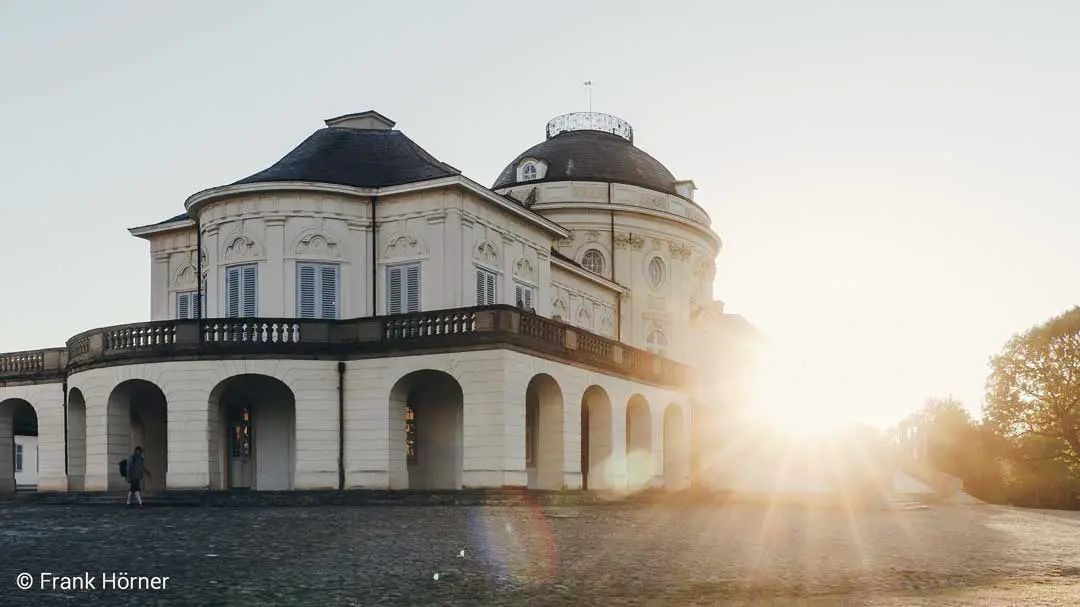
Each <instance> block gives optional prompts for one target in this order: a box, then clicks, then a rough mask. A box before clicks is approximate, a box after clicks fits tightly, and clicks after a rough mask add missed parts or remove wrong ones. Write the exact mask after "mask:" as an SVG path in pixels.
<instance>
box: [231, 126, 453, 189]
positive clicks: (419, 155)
mask: <svg viewBox="0 0 1080 607" xmlns="http://www.w3.org/2000/svg"><path fill="white" fill-rule="evenodd" d="M458 174H460V172H459V171H458V170H457V169H455V168H454V167H452V166H450V165H447V164H444V163H442V162H439V161H438V160H436V159H435V157H434V156H432V155H431V154H429V153H427V151H425V150H424V148H422V147H420V146H418V145H416V143H414V142H413V140H412V139H409V138H408V137H406V136H405V134H404V133H402V132H401V131H394V130H386V129H355V128H347V127H328V128H325V129H319V130H318V131H315V132H314V133H313V134H312V135H311V136H310V137H308V138H307V139H305V140H304V142H303V143H301V144H300V145H298V146H296V149H294V150H293V151H291V152H289V153H288V154H286V155H285V157H284V158H282V159H281V160H279V161H277V162H275V163H274V165H273V166H271V167H270V168H268V169H266V170H264V171H259V172H258V173H255V174H254V175H252V176H250V177H247V178H244V179H241V180H240V181H237V182H236V184H242V183H265V182H273V181H308V182H315V183H333V184H338V185H349V186H353V187H358V188H380V187H385V186H391V185H400V184H405V183H414V182H417V181H427V180H429V179H439V178H441V177H450V176H452V175H458ZM234 185H235V184H234Z"/></svg>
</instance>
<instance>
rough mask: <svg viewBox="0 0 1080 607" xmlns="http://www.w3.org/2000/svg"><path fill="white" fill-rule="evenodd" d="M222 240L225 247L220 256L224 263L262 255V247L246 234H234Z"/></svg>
mask: <svg viewBox="0 0 1080 607" xmlns="http://www.w3.org/2000/svg"><path fill="white" fill-rule="evenodd" d="M224 242H225V247H224V248H223V249H222V255H221V257H222V259H223V260H224V261H225V262H226V263H228V262H231V261H244V260H249V259H258V258H260V257H262V247H260V246H259V243H258V242H256V241H255V239H253V238H251V237H250V236H248V235H246V234H234V235H233V236H230V237H228V238H226V239H225V240H224Z"/></svg>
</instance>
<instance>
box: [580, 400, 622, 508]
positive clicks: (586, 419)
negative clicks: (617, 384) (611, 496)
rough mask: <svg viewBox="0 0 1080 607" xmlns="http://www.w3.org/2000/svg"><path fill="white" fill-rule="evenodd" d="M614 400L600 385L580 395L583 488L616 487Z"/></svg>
mask: <svg viewBox="0 0 1080 607" xmlns="http://www.w3.org/2000/svg"><path fill="white" fill-rule="evenodd" d="M611 413H612V411H611V398H610V397H609V396H608V393H607V391H605V390H604V389H603V388H601V387H600V386H597V385H592V386H589V387H588V388H587V389H586V390H585V393H584V394H582V395H581V426H580V427H581V488H582V489H611V488H613V487H614V484H615V479H614V474H613V473H614V464H613V458H614V456H615V451H614V448H613V446H614V441H613V440H612V438H613V437H612V431H611V430H612V415H611Z"/></svg>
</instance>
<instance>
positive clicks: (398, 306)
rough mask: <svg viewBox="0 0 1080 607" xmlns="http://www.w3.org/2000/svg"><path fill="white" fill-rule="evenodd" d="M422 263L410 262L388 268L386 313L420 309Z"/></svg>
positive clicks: (417, 310) (410, 311) (400, 312)
mask: <svg viewBox="0 0 1080 607" xmlns="http://www.w3.org/2000/svg"><path fill="white" fill-rule="evenodd" d="M420 293H421V291H420V264H418V263H409V264H402V265H397V266H388V267H387V268H386V313H387V314H402V313H406V312H409V313H412V312H419V311H420Z"/></svg>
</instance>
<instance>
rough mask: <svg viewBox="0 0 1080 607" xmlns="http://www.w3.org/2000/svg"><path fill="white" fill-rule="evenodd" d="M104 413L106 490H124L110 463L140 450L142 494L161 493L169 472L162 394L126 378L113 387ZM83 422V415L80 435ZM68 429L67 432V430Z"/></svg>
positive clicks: (149, 384)
mask: <svg viewBox="0 0 1080 607" xmlns="http://www.w3.org/2000/svg"><path fill="white" fill-rule="evenodd" d="M84 407H85V402H84ZM107 411H108V413H107V415H106V417H107V420H106V433H107V435H108V452H109V462H110V465H109V481H108V484H109V488H110V489H122V488H126V487H127V481H126V480H125V479H124V478H123V477H121V476H120V470H119V469H118V467H117V466H115V465H113V463H115V462H119V461H120V460H123V459H126V458H127V457H129V456H130V455H131V453H132V451H134V450H135V447H142V448H143V450H144V453H143V457H144V458H145V460H146V470H147V471H149V474H148V475H147V476H146V477H144V478H143V479H142V490H143V494H144V495H145V494H146V493H153V492H155V491H164V490H165V488H166V486H167V484H168V483H167V479H168V473H169V471H168V466H169V431H168V413H167V412H168V403H167V402H166V400H165V393H164V392H162V391H161V388H159V387H158V386H157V384H154V383H153V382H150V381H147V380H144V379H129V380H127V381H124V382H121V383H119V384H117V386H116V387H115V388H113V390H112V392H110V393H109V399H108V401H107ZM85 419H86V417H85V413H84V416H83V420H84V434H85ZM68 430H69V432H70V427H69V428H68ZM84 444H85V442H84Z"/></svg>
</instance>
